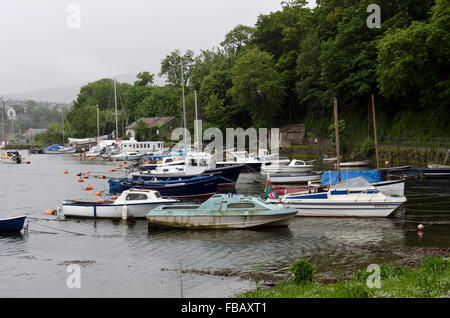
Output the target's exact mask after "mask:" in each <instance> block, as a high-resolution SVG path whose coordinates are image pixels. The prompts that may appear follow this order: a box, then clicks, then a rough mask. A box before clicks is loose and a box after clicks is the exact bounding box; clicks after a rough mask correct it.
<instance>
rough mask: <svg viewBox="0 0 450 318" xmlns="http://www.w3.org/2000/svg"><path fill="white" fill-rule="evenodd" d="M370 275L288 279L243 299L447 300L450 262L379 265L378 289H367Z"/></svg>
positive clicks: (357, 274)
mask: <svg viewBox="0 0 450 318" xmlns="http://www.w3.org/2000/svg"><path fill="white" fill-rule="evenodd" d="M372 273H373V272H367V271H362V270H357V271H356V272H355V278H353V279H351V280H342V279H338V281H337V282H336V283H335V284H323V283H318V282H310V283H303V284H297V283H296V282H295V281H294V280H287V281H283V282H281V283H279V284H277V285H276V286H275V287H274V288H272V289H261V288H258V289H257V290H255V291H251V292H247V293H244V294H242V295H240V297H245V298H367V297H372V298H394V297H395V298H409V297H418V298H424V297H449V296H450V260H449V259H448V258H447V259H443V258H437V257H432V258H428V259H426V260H425V261H424V262H423V263H422V265H421V266H420V267H418V268H408V267H398V266H395V265H384V264H382V265H380V286H379V287H380V288H376V287H374V288H370V287H369V286H368V284H367V281H368V280H369V281H371V278H370V277H369V276H370V275H371V274H372Z"/></svg>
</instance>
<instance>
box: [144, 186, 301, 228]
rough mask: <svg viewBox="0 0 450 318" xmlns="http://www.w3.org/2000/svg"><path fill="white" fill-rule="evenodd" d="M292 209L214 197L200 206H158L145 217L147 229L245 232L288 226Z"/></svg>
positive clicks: (252, 200) (256, 200) (237, 197)
mask: <svg viewBox="0 0 450 318" xmlns="http://www.w3.org/2000/svg"><path fill="white" fill-rule="evenodd" d="M296 214H297V211H296V210H295V209H289V208H285V207H282V206H275V205H273V204H269V203H267V202H264V201H263V200H261V199H259V198H255V197H245V196H242V195H233V194H216V195H214V196H212V197H211V198H210V199H209V200H207V201H205V202H204V203H203V204H201V205H171V206H164V205H162V206H159V207H157V208H156V209H154V210H152V211H150V212H149V213H148V215H147V220H148V223H149V226H152V227H174V228H194V229H247V228H254V227H273V226H288V225H289V223H290V222H291V221H292V219H293V218H294V217H295V215H296Z"/></svg>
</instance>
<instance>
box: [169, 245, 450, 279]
mask: <svg viewBox="0 0 450 318" xmlns="http://www.w3.org/2000/svg"><path fill="white" fill-rule="evenodd" d="M352 247H353V248H358V249H362V250H367V251H368V252H372V251H377V250H379V249H380V247H378V246H371V245H360V246H355V245H353V246H352ZM383 251H384V252H390V253H392V254H393V255H396V256H398V257H400V258H401V259H400V260H397V261H394V262H391V263H388V264H393V265H396V266H399V267H409V268H416V267H419V266H420V265H421V264H422V262H423V261H424V260H425V259H426V258H428V257H450V247H449V248H439V247H399V248H383ZM161 270H162V271H176V272H178V273H181V274H194V275H209V276H216V277H224V278H238V279H241V280H249V281H254V282H255V283H257V284H259V285H264V286H275V284H277V283H279V282H281V281H283V280H286V279H288V278H289V277H290V276H291V274H290V273H289V272H285V273H282V274H270V273H259V272H242V271H236V270H232V269H227V268H225V269H219V270H215V269H208V268H206V269H183V268H182V269H168V268H162V269H161ZM338 276H339V277H338ZM354 277H355V275H354V272H353V271H344V272H340V273H339V274H337V273H336V272H320V273H317V274H316V281H317V282H318V283H321V284H334V283H336V282H337V281H338V279H340V280H351V279H353V278H354Z"/></svg>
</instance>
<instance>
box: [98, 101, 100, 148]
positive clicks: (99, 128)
mask: <svg viewBox="0 0 450 318" xmlns="http://www.w3.org/2000/svg"><path fill="white" fill-rule="evenodd" d="M99 137H100V111H99V108H98V104H97V143H98V138H99Z"/></svg>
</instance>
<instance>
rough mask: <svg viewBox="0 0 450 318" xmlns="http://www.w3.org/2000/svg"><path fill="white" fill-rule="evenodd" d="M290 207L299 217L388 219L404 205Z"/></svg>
mask: <svg viewBox="0 0 450 318" xmlns="http://www.w3.org/2000/svg"><path fill="white" fill-rule="evenodd" d="M286 204H287V205H288V206H289V207H291V208H294V209H297V211H298V212H297V216H311V217H313V216H321V217H362V218H365V217H388V216H390V215H392V214H393V213H394V212H396V211H397V210H398V209H399V208H400V207H401V206H402V205H403V204H404V203H387V202H370V203H358V202H355V203H341V202H327V203H314V202H301V203H296V202H290V203H286Z"/></svg>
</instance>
